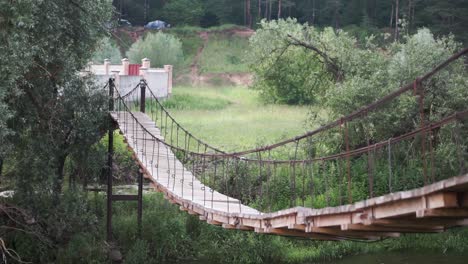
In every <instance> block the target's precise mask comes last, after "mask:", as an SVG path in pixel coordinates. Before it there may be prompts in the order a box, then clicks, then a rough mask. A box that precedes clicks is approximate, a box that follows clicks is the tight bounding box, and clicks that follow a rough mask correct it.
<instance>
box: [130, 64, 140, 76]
mask: <svg viewBox="0 0 468 264" xmlns="http://www.w3.org/2000/svg"><path fill="white" fill-rule="evenodd" d="M140 67H141V65H140V64H130V65H129V67H128V75H140Z"/></svg>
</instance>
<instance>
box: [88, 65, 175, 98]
mask: <svg viewBox="0 0 468 264" xmlns="http://www.w3.org/2000/svg"><path fill="white" fill-rule="evenodd" d="M141 65H142V67H141V68H140V75H139V76H135V75H128V67H129V61H128V59H122V64H120V65H116V64H110V61H109V60H104V64H101V65H96V64H92V65H88V66H87V67H86V69H85V71H82V72H81V74H87V73H86V72H88V73H92V74H94V76H95V79H96V82H97V83H98V84H99V85H100V86H104V85H105V84H106V83H107V81H108V80H109V78H110V77H111V76H114V78H115V84H116V87H117V88H118V89H119V92H120V94H121V95H125V94H127V93H128V92H130V91H131V90H132V89H133V88H134V87H135V86H136V85H137V84H138V83H140V80H141V79H142V78H144V79H145V80H146V83H147V84H148V88H149V89H151V91H152V92H153V94H154V95H155V96H156V97H158V98H166V97H169V96H170V95H171V94H172V65H164V68H162V69H161V68H151V64H150V61H149V60H148V59H146V58H145V59H143V60H142V64H141ZM146 94H147V98H149V96H151V93H149V92H147V93H146Z"/></svg>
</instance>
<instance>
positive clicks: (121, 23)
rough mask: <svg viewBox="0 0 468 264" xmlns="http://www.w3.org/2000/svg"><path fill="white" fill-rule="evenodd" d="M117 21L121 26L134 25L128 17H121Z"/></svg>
mask: <svg viewBox="0 0 468 264" xmlns="http://www.w3.org/2000/svg"><path fill="white" fill-rule="evenodd" d="M117 23H118V24H119V27H131V26H132V23H130V21H128V20H127V19H119V20H118V21H117Z"/></svg>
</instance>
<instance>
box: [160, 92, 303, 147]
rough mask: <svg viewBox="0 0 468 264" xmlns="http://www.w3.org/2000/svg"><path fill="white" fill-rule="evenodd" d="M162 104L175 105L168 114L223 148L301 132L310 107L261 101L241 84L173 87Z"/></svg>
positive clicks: (208, 141) (200, 136)
mask: <svg viewBox="0 0 468 264" xmlns="http://www.w3.org/2000/svg"><path fill="white" fill-rule="evenodd" d="M226 102H229V103H226ZM164 104H165V105H168V106H177V107H174V108H172V109H170V112H171V114H172V115H173V116H174V118H175V119H176V120H177V121H178V122H179V123H181V124H182V126H184V127H186V128H187V129H188V130H189V131H193V133H194V135H195V136H196V137H199V138H201V139H202V140H204V141H205V142H207V143H209V144H212V145H214V146H218V147H221V148H222V149H225V150H239V149H244V148H252V147H256V146H259V145H263V144H267V143H273V142H275V141H277V140H279V139H282V138H286V137H291V136H295V135H297V134H300V133H303V132H305V127H304V124H305V123H304V122H305V119H306V117H307V114H308V112H309V111H310V110H311V109H310V108H308V107H305V106H285V105H265V104H263V103H261V102H260V99H259V95H258V93H257V91H254V90H251V89H247V88H244V87H222V88H208V87H203V88H202V87H175V88H174V96H173V97H172V98H171V99H169V100H167V101H165V102H164ZM215 106H216V107H215ZM221 106H223V107H221Z"/></svg>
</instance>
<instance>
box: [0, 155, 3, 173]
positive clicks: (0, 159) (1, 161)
mask: <svg viewBox="0 0 468 264" xmlns="http://www.w3.org/2000/svg"><path fill="white" fill-rule="evenodd" d="M2 171H3V159H2V158H1V157H0V177H2Z"/></svg>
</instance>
